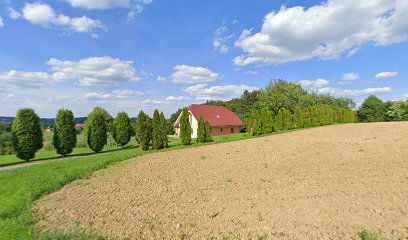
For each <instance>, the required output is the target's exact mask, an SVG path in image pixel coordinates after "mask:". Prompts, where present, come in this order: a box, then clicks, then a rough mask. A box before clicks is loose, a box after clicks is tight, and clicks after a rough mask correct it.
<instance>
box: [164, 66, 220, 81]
mask: <svg viewBox="0 0 408 240" xmlns="http://www.w3.org/2000/svg"><path fill="white" fill-rule="evenodd" d="M218 76H219V74H218V73H216V72H213V71H211V70H210V69H208V68H204V67H193V66H188V65H178V66H175V67H174V73H173V74H172V75H171V77H172V82H173V83H204V82H212V81H215V80H217V79H218Z"/></svg>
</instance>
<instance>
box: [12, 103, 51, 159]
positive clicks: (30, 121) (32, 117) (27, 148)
mask: <svg viewBox="0 0 408 240" xmlns="http://www.w3.org/2000/svg"><path fill="white" fill-rule="evenodd" d="M12 141H13V148H14V151H15V152H16V154H17V157H18V158H20V159H23V160H25V161H29V160H30V159H33V158H34V157H35V153H36V152H37V151H38V150H40V149H41V148H42V147H43V133H42V130H41V124H40V118H39V117H38V116H37V114H35V112H34V110H32V109H31V108H23V109H20V110H19V111H18V112H17V116H16V118H15V119H14V121H13V125H12Z"/></svg>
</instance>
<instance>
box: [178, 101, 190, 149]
mask: <svg viewBox="0 0 408 240" xmlns="http://www.w3.org/2000/svg"><path fill="white" fill-rule="evenodd" d="M189 118H190V117H189V113H188V110H187V108H184V109H183V111H182V112H181V117H180V137H181V142H182V143H183V145H190V144H191V125H190V120H189Z"/></svg>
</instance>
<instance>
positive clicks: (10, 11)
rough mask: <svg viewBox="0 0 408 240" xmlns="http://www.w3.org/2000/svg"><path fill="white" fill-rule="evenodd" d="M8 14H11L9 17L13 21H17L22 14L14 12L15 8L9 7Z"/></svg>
mask: <svg viewBox="0 0 408 240" xmlns="http://www.w3.org/2000/svg"><path fill="white" fill-rule="evenodd" d="M7 12H8V14H9V17H10V18H12V19H17V18H20V17H21V13H19V12H17V11H16V10H14V8H11V7H7Z"/></svg>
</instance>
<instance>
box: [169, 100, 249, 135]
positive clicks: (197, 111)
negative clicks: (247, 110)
mask: <svg viewBox="0 0 408 240" xmlns="http://www.w3.org/2000/svg"><path fill="white" fill-rule="evenodd" d="M187 110H188V113H189V117H190V124H191V128H192V132H191V137H192V138H197V130H198V121H199V119H200V116H203V118H204V122H206V121H208V122H209V123H210V125H211V135H212V136H219V135H228V134H232V133H239V132H240V131H241V130H242V129H243V127H244V123H243V122H242V121H241V120H240V119H239V118H238V117H237V115H235V113H233V112H231V111H230V110H228V109H227V108H225V107H221V106H211V105H204V104H200V105H198V104H193V105H191V106H189V107H188V108H187ZM180 117H181V114H180V115H179V116H178V118H177V120H176V122H175V123H174V128H175V131H176V134H177V136H180Z"/></svg>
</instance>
